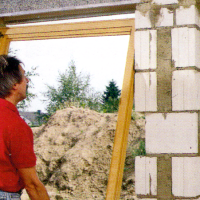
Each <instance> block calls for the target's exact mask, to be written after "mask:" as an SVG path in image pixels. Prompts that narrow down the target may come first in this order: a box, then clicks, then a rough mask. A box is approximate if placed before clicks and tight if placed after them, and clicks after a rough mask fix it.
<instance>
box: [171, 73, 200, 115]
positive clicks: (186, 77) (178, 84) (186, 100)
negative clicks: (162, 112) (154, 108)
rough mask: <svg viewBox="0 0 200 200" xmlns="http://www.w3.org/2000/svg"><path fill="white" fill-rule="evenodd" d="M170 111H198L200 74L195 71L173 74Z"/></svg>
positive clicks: (199, 106)
mask: <svg viewBox="0 0 200 200" xmlns="http://www.w3.org/2000/svg"><path fill="white" fill-rule="evenodd" d="M172 110H173V111H183V110H200V72H197V71H196V70H177V71H174V72H173V75H172Z"/></svg>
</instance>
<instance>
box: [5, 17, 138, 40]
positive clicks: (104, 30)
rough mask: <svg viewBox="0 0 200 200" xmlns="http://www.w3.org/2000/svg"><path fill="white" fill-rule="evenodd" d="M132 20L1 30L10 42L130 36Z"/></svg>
mask: <svg viewBox="0 0 200 200" xmlns="http://www.w3.org/2000/svg"><path fill="white" fill-rule="evenodd" d="M134 21H135V20H134V19H121V20H106V21H95V22H79V23H64V24H52V25H32V26H20V27H10V28H2V29H1V30H4V32H5V34H6V36H7V38H8V39H9V40H11V41H22V40H42V39H57V38H72V37H75V38H76V37H97V36H115V35H130V34H131V31H132V29H133V25H134Z"/></svg>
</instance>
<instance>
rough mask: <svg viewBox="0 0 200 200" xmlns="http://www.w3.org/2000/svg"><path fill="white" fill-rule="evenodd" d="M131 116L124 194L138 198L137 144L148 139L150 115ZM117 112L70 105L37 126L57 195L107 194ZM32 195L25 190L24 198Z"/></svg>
mask: <svg viewBox="0 0 200 200" xmlns="http://www.w3.org/2000/svg"><path fill="white" fill-rule="evenodd" d="M134 118H135V120H132V121H131V125H130V131H129V140H128V148H127V155H126V161H125V168H124V177H123V184H122V191H121V198H120V199H123V200H133V199H137V198H136V197H135V191H134V182H135V178H134V156H133V152H134V149H137V148H138V146H139V142H140V141H141V140H144V119H143V117H142V116H141V115H139V114H137V113H134ZM116 122H117V114H113V113H109V114H108V113H98V112H95V111H92V110H89V109H83V108H75V107H70V108H66V109H63V110H60V111H57V112H56V113H55V114H54V115H53V116H52V117H51V119H50V120H49V122H48V123H47V124H45V125H43V126H41V127H38V128H33V132H34V138H35V139H34V140H35V152H36V155H37V171H38V175H39V177H40V180H41V181H42V182H43V183H44V184H45V185H46V187H47V190H48V193H49V195H50V197H51V199H52V200H56V199H57V200H60V199H64V200H86V199H87V200H94V199H97V200H104V199H105V196H106V186H107V182H108V175H109V168H110V161H111V156H112V148H113V141H114V135H115V128H116ZM27 199H28V197H27V195H26V194H25V193H24V194H23V195H22V200H27Z"/></svg>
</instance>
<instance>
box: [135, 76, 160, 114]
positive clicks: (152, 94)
mask: <svg viewBox="0 0 200 200" xmlns="http://www.w3.org/2000/svg"><path fill="white" fill-rule="evenodd" d="M135 110H136V111H140V112H144V111H157V77H156V72H144V73H136V74H135Z"/></svg>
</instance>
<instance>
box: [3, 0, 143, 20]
mask: <svg viewBox="0 0 200 200" xmlns="http://www.w3.org/2000/svg"><path fill="white" fill-rule="evenodd" d="M79 1H80V2H81V5H77V2H78V1H77V2H76V4H74V5H73V1H72V3H71V4H72V5H71V4H69V6H67V7H61V6H59V5H57V8H55V7H54V8H53V7H51V4H45V5H40V10H37V9H34V5H29V7H30V8H31V9H30V8H29V10H26V9H27V8H24V10H23V7H22V8H20V11H17V12H14V11H13V12H7V13H4V12H2V13H0V19H2V20H3V21H4V23H5V24H20V23H27V22H39V21H54V20H62V19H72V18H83V17H93V16H104V15H114V14H125V13H134V12H135V10H136V5H137V4H138V3H140V2H141V0H124V1H121V0H119V1H116V0H115V1H113V0H107V1H106V0H105V1H104V3H90V4H88V3H86V1H81V0H79ZM10 2H12V1H11V0H10ZM95 2H98V1H95ZM99 2H101V1H99ZM54 3H55V5H56V1H54ZM33 4H34V3H33ZM66 4H67V5H68V3H67V2H66ZM3 5H4V4H3V3H0V6H1V7H2V6H3ZM24 5H26V1H24ZM9 6H10V5H9V1H8V4H6V5H4V7H5V9H3V11H4V10H7V7H8V8H9ZM20 6H21V5H20ZM10 7H12V10H15V8H13V6H10ZM32 7H33V8H32ZM36 7H37V6H36ZM47 8H48V9H47ZM16 9H18V7H17V8H16Z"/></svg>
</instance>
